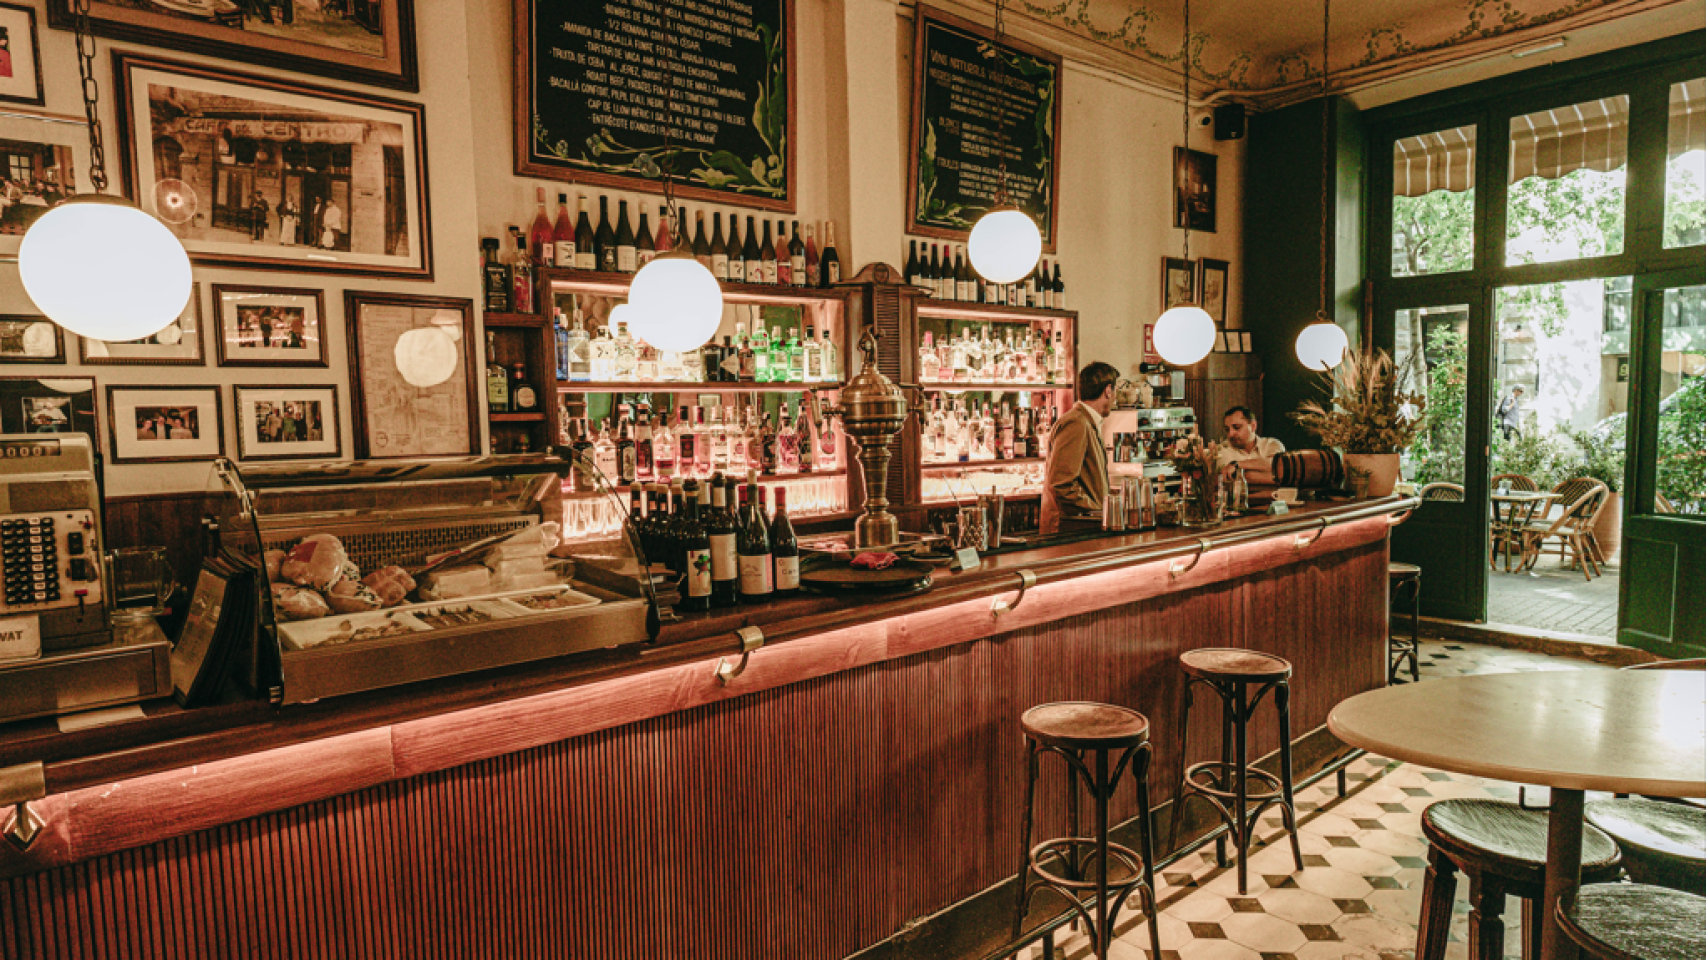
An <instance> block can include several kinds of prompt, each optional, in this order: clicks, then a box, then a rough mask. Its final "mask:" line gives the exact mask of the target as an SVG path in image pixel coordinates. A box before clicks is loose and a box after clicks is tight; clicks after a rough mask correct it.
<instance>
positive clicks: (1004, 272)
mask: <svg viewBox="0 0 1706 960" xmlns="http://www.w3.org/2000/svg"><path fill="white" fill-rule="evenodd" d="M966 254H967V255H968V256H970V257H971V266H972V269H973V270H976V271H977V273H978V276H980V277H982V278H983V279H984V280H986V281H988V282H990V283H1013V282H1015V281H1018V280H1023V279H1024V278H1025V277H1027V276H1029V275H1030V273H1031V271H1033V270H1035V269H1036V268H1037V260H1038V259H1039V258H1040V257H1041V256H1042V255H1043V235H1042V233H1041V232H1040V231H1039V230H1037V224H1036V221H1034V220H1032V219H1031V218H1030V217H1029V216H1028V215H1027V214H1026V213H1025V212H1024V211H1023V210H1020V209H1019V208H1017V207H996V208H995V209H994V210H991V211H989V212H988V213H986V214H984V215H983V216H981V217H979V218H978V221H977V223H976V224H974V225H973V226H972V228H971V238H970V239H968V240H967V241H966Z"/></svg>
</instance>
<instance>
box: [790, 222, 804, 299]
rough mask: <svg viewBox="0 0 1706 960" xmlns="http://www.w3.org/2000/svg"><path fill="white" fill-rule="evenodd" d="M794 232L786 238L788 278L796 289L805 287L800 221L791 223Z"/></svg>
mask: <svg viewBox="0 0 1706 960" xmlns="http://www.w3.org/2000/svg"><path fill="white" fill-rule="evenodd" d="M793 225H794V232H793V233H792V234H791V235H790V236H789V237H788V277H789V281H788V282H789V283H792V284H793V285H794V286H796V287H803V286H805V285H806V245H805V244H804V243H803V242H801V240H800V221H798V220H795V221H794V222H793Z"/></svg>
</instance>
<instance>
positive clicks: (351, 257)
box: [113, 51, 432, 279]
mask: <svg viewBox="0 0 1706 960" xmlns="http://www.w3.org/2000/svg"><path fill="white" fill-rule="evenodd" d="M113 76H114V78H115V85H116V86H117V88H118V101H119V104H118V112H119V121H120V122H119V129H120V137H119V146H120V149H121V150H122V152H123V156H124V171H125V177H126V187H127V191H128V193H129V194H130V196H132V197H134V198H135V199H136V202H137V204H138V205H140V206H141V207H142V209H143V210H144V211H146V212H148V213H151V214H153V215H155V216H157V217H159V218H160V220H161V221H162V222H163V223H165V224H166V226H167V227H168V228H169V229H170V230H171V231H172V232H173V233H174V234H176V235H177V236H178V238H179V239H180V240H182V241H183V244H184V249H185V250H187V251H188V252H189V255H190V259H191V260H194V261H197V262H200V263H208V264H218V265H222V266H234V267H261V268H266V269H275V270H300V271H304V272H316V273H343V274H358V275H365V276H394V277H409V278H413V279H431V278H432V256H431V251H430V249H429V244H428V238H429V236H430V235H431V230H430V229H429V226H428V213H427V202H426V198H427V181H426V133H425V129H424V120H425V111H424V108H423V107H422V106H421V105H420V104H416V103H403V102H401V101H397V100H388V99H384V98H381V97H375V96H370V95H367V94H361V93H353V92H345V91H340V90H331V89H328V88H324V87H313V86H308V85H305V84H300V83H295V82H292V81H288V80H278V79H273V78H269V77H259V76H253V75H250V74H242V73H231V72H225V71H220V70H214V69H211V68H208V67H204V66H199V65H196V64H188V63H174V62H171V61H165V60H156V59H153V58H150V57H145V56H140V55H138V54H133V53H126V52H122V51H121V52H118V53H114V54H113Z"/></svg>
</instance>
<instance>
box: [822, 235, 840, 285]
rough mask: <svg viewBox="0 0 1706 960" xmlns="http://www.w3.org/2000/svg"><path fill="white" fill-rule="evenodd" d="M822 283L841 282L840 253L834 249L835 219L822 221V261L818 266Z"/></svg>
mask: <svg viewBox="0 0 1706 960" xmlns="http://www.w3.org/2000/svg"><path fill="white" fill-rule="evenodd" d="M818 270H819V273H820V274H821V275H822V276H823V285H824V286H826V287H827V286H829V285H830V284H832V283H840V282H841V254H840V253H838V252H836V249H835V221H834V220H825V221H824V222H823V263H822V264H821V265H820V267H819V268H818Z"/></svg>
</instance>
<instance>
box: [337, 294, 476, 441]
mask: <svg viewBox="0 0 1706 960" xmlns="http://www.w3.org/2000/svg"><path fill="white" fill-rule="evenodd" d="M344 327H345V331H346V333H345V339H346V340H347V341H348V348H349V371H350V372H349V382H350V413H351V438H352V440H353V441H354V447H355V457H356V459H358V460H377V459H389V458H396V457H424V456H472V455H476V454H478V453H479V452H480V426H479V424H480V397H479V393H478V392H477V391H476V387H475V385H476V383H477V382H478V381H477V380H476V373H475V369H476V367H475V360H474V336H475V330H474V302H473V301H472V300H469V299H466V298H457V297H428V296H416V295H411V294H398V293H376V292H370V291H362V290H346V291H344Z"/></svg>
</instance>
